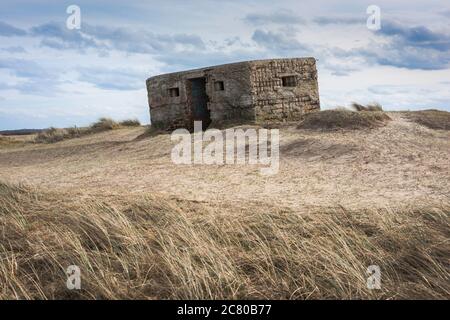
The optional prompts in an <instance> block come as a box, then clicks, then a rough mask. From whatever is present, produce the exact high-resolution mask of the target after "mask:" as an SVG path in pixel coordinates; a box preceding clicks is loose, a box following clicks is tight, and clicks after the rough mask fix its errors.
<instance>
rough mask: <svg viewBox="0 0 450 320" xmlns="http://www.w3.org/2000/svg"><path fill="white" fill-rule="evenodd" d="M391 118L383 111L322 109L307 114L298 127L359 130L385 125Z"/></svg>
mask: <svg viewBox="0 0 450 320" xmlns="http://www.w3.org/2000/svg"><path fill="white" fill-rule="evenodd" d="M390 120H391V118H390V117H389V116H388V115H387V114H386V113H384V112H375V111H373V112H354V111H351V110H346V109H336V110H324V111H319V112H314V113H310V114H307V115H306V116H305V119H304V120H303V121H302V122H301V123H300V124H299V125H298V128H299V129H312V130H337V129H350V130H360V129H367V128H376V127H382V126H385V125H386V123H387V122H388V121H390Z"/></svg>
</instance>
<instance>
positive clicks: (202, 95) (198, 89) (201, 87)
mask: <svg viewBox="0 0 450 320" xmlns="http://www.w3.org/2000/svg"><path fill="white" fill-rule="evenodd" d="M189 81H190V82H191V108H192V117H193V120H194V121H202V125H203V130H206V128H208V126H209V124H210V123H211V116H210V112H209V110H208V96H207V95H206V79H205V78H195V79H189Z"/></svg>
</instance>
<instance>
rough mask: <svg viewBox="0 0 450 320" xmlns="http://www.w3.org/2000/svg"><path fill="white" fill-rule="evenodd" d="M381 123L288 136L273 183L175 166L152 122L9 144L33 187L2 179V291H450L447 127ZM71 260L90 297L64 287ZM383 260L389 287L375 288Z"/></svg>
mask: <svg viewBox="0 0 450 320" xmlns="http://www.w3.org/2000/svg"><path fill="white" fill-rule="evenodd" d="M394 116H395V117H394ZM392 117H394V118H396V117H397V116H396V115H392ZM345 119H347V117H345ZM328 120H329V119H328V118H327V120H326V121H328ZM338 127H341V126H338ZM374 130H375V131H373V132H368V131H358V132H347V131H342V132H341V131H339V132H333V133H322V132H318V133H316V132H310V131H309V130H308V131H302V130H300V131H296V129H294V130H285V131H283V132H282V134H283V137H284V138H286V140H283V141H282V145H281V150H282V155H283V158H282V164H283V165H284V167H283V169H282V171H281V172H280V174H279V175H277V176H275V177H271V178H270V179H263V178H261V177H260V176H259V175H257V174H256V175H254V173H253V171H252V170H253V169H249V168H248V167H235V166H224V167H220V168H215V167H203V166H202V167H199V168H198V167H195V166H193V167H183V168H182V169H180V168H179V167H173V168H172V167H171V163H170V156H169V154H168V153H167V152H168V151H170V146H171V144H170V140H169V139H168V138H167V136H156V137H151V138H144V139H137V140H136V137H137V136H139V135H141V134H142V132H143V130H141V129H140V128H135V129H123V130H115V131H114V132H104V133H101V134H95V135H90V136H86V137H83V138H81V139H71V140H67V141H63V142H58V143H55V144H52V145H47V144H46V145H32V144H30V146H27V147H19V146H17V147H11V148H10V147H8V148H7V149H3V150H0V176H1V177H2V180H4V178H8V180H10V181H19V180H26V181H30V182H31V185H30V186H27V187H21V186H17V185H16V184H5V183H0V231H1V235H0V259H1V260H0V298H3V299H5V298H30V299H32V298H48V299H52V298H110V299H115V298H150V299H152V298H193V299H196V298H292V299H311V298H394V299H401V298H440V299H448V298H449V297H450V273H449V264H448V261H449V260H448V257H449V250H448V242H449V238H450V231H449V230H450V228H449V227H450V226H449V224H450V220H449V213H450V202H449V201H445V199H446V198H445V196H444V195H445V191H446V188H447V186H448V184H445V185H444V184H442V181H448V179H447V180H446V172H447V173H448V170H447V168H448V167H447V165H448V163H445V162H443V160H442V159H441V158H442V155H446V154H447V153H445V152H446V151H445V148H444V149H443V147H445V146H446V145H447V144H446V143H448V139H445V137H447V134H446V133H445V132H438V131H435V132H434V131H431V130H428V129H422V128H421V127H417V126H415V125H413V124H411V123H407V122H398V120H394V121H390V122H389V124H388V125H386V126H385V127H383V128H380V129H374ZM113 137H114V139H115V140H114V141H112V140H111V139H112V138H113ZM284 138H283V139H284ZM166 140H167V141H166ZM344 144H351V145H354V146H355V149H348V148H347V149H348V150H347V149H345V150H341V148H338V146H341V145H344ZM362 148H364V149H362ZM441 150H444V151H441ZM447 150H448V149H447ZM447 152H448V151H447ZM331 153H333V154H332V156H333V157H330V154H331ZM439 155H441V156H439ZM319 156H320V157H321V158H320V160H314V161H310V160H309V159H310V158H311V157H312V158H314V159H316V158H317V157H319ZM325 156H326V157H325ZM168 157H169V158H168ZM427 157H428V158H427ZM166 158H168V159H169V160H167V159H166ZM100 159H101V161H99V160H100ZM352 166H355V170H353V169H352V170H350V168H352ZM388 167H389V168H390V167H393V168H390V169H388ZM142 168H145V170H142ZM303 168H304V169H303ZM419 169H420V170H419ZM301 170H305V171H301ZM433 170H434V171H433ZM338 174H339V175H338ZM214 175H216V176H214ZM383 178H384V179H385V180H381V179H383ZM248 179H250V180H248ZM306 179H309V180H306ZM377 179H379V180H380V182H379V184H378V185H377V187H376V188H375V190H370V189H367V186H365V185H364V184H363V182H365V183H366V184H367V183H370V184H372V185H373V184H374V183H375V182H376V180H377ZM250 181H251V185H252V187H253V189H254V190H253V191H252V192H251V193H246V192H249V191H248V190H247V191H246V189H245V188H244V187H245V186H244V185H245V184H246V183H247V182H248V183H250ZM386 181H389V183H388V184H387V183H386ZM174 182H175V183H174ZM222 182H223V183H222ZM332 183H336V187H334V186H333V185H332ZM172 185H175V186H177V188H175V189H171V188H172ZM388 185H389V186H391V187H392V186H393V188H391V189H389V188H388ZM416 185H417V186H418V187H416ZM38 186H39V187H38ZM111 186H114V188H112V187H111ZM194 186H195V187H196V189H192V188H193V187H194ZM263 186H264V188H263ZM119 187H122V189H119ZM150 187H154V189H150ZM269 187H270V188H271V189H269ZM100 188H103V189H100ZM226 188H228V189H226ZM216 189H217V193H213V192H216ZM125 190H129V191H130V192H126V191H125ZM139 190H142V192H138V191H139ZM155 190H160V191H161V192H164V193H165V194H159V193H158V192H155ZM190 190H194V192H195V194H194V196H197V195H199V194H203V195H209V196H210V199H208V200H207V201H189V200H187V199H192V194H191V193H186V191H190ZM230 190H232V191H234V192H229V191H230ZM236 190H239V191H236ZM255 190H260V191H262V192H260V193H261V194H262V196H260V197H258V193H259V192H256V191H255ZM267 190H268V191H267ZM105 191H108V192H105ZM114 191H116V192H114ZM132 192H133V193H132ZM263 192H265V193H263ZM267 192H269V193H267ZM336 192H340V193H336ZM431 192H434V193H431ZM110 193H111V194H110ZM389 194H394V195H395V194H397V197H400V198H401V199H403V201H404V202H405V204H404V206H401V207H399V206H395V205H392V204H393V203H397V202H395V201H391V204H389V202H388V199H387V198H386V196H387V195H389ZM228 195H230V196H232V197H233V199H232V200H231V199H229V198H228ZM343 195H346V196H347V198H348V199H347V200H345V203H344V198H343ZM238 196H239V197H238ZM289 196H290V197H291V198H292V199H297V200H296V201H295V202H291V201H287V199H288V200H289V198H288V197H289ZM406 196H409V197H410V198H411V199H416V200H417V201H416V200H414V202H410V201H409V200H408V201H406V199H407V198H406ZM431 196H434V198H431ZM260 198H264V200H265V201H264V203H262V202H261V199H260ZM243 199H244V200H243ZM334 199H340V201H339V203H336V202H335V200H334ZM379 199H384V200H383V202H380V200H379ZM447 199H448V197H447ZM313 200H314V201H316V202H317V206H307V205H305V203H306V202H307V201H310V202H311V203H315V202H314V201H313ZM324 200H329V202H331V203H333V202H334V203H335V204H334V205H328V202H325V201H324ZM363 200H366V201H369V200H370V201H373V203H375V204H378V205H377V206H376V208H375V206H374V205H367V203H369V204H371V203H372V202H367V203H366V202H363ZM419 200H420V201H419ZM343 203H344V206H342V204H343ZM352 203H355V206H351V207H350V206H347V204H352ZM383 207H384V208H383ZM72 264H76V265H78V266H80V268H81V272H82V290H81V291H80V292H74V291H68V290H67V289H66V287H65V283H66V275H65V269H66V268H67V267H68V266H69V265H72ZM372 264H378V265H380V267H381V271H382V289H381V290H377V291H370V290H368V289H367V288H366V278H367V276H368V275H366V268H367V267H368V266H369V265H372Z"/></svg>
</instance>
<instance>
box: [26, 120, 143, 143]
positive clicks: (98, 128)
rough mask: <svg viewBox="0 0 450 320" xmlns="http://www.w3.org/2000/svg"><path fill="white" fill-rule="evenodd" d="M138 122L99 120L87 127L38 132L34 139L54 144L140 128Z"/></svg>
mask: <svg viewBox="0 0 450 320" xmlns="http://www.w3.org/2000/svg"><path fill="white" fill-rule="evenodd" d="M140 125H141V124H140V122H139V120H134V119H130V120H123V121H121V122H116V121H114V120H112V119H110V118H100V119H99V120H98V121H96V122H94V123H93V124H91V125H90V126H89V127H82V128H79V127H72V128H64V129H59V128H49V129H46V130H43V131H40V132H39V133H38V134H37V135H36V138H35V140H34V141H35V142H37V143H54V142H58V141H62V140H66V139H73V138H79V137H82V136H85V135H89V134H93V133H99V132H104V131H109V130H114V129H120V128H123V127H137V126H140Z"/></svg>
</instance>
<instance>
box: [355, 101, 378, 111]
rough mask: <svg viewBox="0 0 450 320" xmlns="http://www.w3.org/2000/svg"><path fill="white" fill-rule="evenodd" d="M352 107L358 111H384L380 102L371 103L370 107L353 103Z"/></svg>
mask: <svg viewBox="0 0 450 320" xmlns="http://www.w3.org/2000/svg"><path fill="white" fill-rule="evenodd" d="M351 107H352V108H353V109H354V110H356V111H383V107H382V106H381V104H379V103H378V102H374V103H370V104H368V105H362V104H360V103H357V102H353V103H352V105H351Z"/></svg>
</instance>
